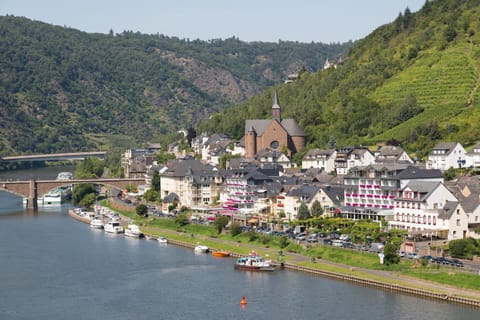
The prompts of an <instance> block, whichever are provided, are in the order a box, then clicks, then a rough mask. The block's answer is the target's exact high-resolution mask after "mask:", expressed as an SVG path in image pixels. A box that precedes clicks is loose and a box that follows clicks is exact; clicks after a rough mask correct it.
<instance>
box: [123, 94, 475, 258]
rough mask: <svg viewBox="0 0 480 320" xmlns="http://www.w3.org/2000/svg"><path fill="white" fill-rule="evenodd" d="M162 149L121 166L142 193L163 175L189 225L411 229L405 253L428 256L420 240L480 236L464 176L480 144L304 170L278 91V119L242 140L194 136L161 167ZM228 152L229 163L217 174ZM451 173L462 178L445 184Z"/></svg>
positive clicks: (298, 138) (168, 201)
mask: <svg viewBox="0 0 480 320" xmlns="http://www.w3.org/2000/svg"><path fill="white" fill-rule="evenodd" d="M185 134H186V132H185ZM159 147H160V146H159V145H151V146H150V147H148V148H143V149H129V150H127V151H126V152H125V154H124V155H123V164H124V171H125V176H126V177H130V178H141V177H145V178H146V184H145V186H144V188H140V190H139V194H140V195H141V194H142V193H143V192H145V191H146V190H147V189H148V188H150V187H151V184H152V177H153V176H154V174H158V175H159V180H160V183H159V184H160V186H159V192H160V196H161V198H162V201H161V205H159V206H158V211H160V212H161V213H162V214H174V213H176V212H178V210H179V209H180V208H188V209H189V210H191V212H192V219H203V220H204V221H208V220H214V219H215V217H216V216H221V215H223V216H228V217H229V218H230V221H231V222H237V223H238V224H240V225H242V226H245V227H250V228H255V229H262V230H272V231H275V230H283V229H284V228H287V227H288V226H290V225H291V223H292V222H296V221H298V220H301V219H305V218H308V217H310V216H324V217H343V218H348V219H352V220H362V219H365V220H369V221H376V222H378V223H379V224H381V225H383V226H384V227H385V228H386V229H387V230H392V229H401V230H405V231H406V232H407V236H408V238H409V239H413V241H412V242H405V244H404V248H402V249H403V250H405V252H406V253H414V252H419V251H421V250H422V245H421V242H420V241H415V240H422V239H423V240H428V241H429V242H428V244H429V245H431V244H432V241H440V243H442V244H445V243H447V242H448V241H450V240H456V239H465V238H469V237H471V238H476V239H478V238H480V218H479V217H480V201H479V198H480V184H479V182H480V181H479V178H478V177H477V176H471V175H469V174H467V172H468V171H467V169H468V168H473V169H474V168H478V167H479V166H480V144H477V145H476V146H475V147H474V148H473V149H472V151H470V152H466V150H465V149H464V148H463V146H462V145H461V144H460V143H457V142H440V143H438V144H437V145H436V146H435V147H434V148H433V149H432V150H431V152H430V153H429V155H428V159H427V160H426V162H424V163H421V162H419V161H415V160H413V159H411V158H410V157H409V155H408V154H407V153H406V152H405V151H404V150H403V149H402V148H401V147H400V146H392V145H383V146H380V147H379V148H378V150H370V149H368V148H366V147H361V146H360V147H359V146H345V147H337V148H335V149H326V150H320V149H311V150H309V151H308V152H306V153H305V155H304V156H303V158H302V161H301V168H299V167H297V166H296V164H295V163H294V162H292V161H291V156H292V155H293V154H295V153H297V152H300V151H302V150H303V149H304V148H305V132H304V131H303V130H302V129H301V128H300V127H299V125H298V124H297V123H296V121H295V120H293V119H282V117H281V107H280V104H279V99H278V95H277V93H276V92H275V96H274V98H273V105H272V119H267V120H265V119H261V120H259V119H254V120H247V121H246V122H245V136H244V137H243V138H242V139H241V140H240V141H232V140H231V139H230V138H229V137H227V136H226V135H222V134H212V135H207V134H202V135H200V136H198V137H196V138H194V139H192V142H191V150H193V153H191V154H186V153H185V152H183V153H182V152H180V151H179V150H178V144H172V145H170V146H169V152H171V153H174V154H176V159H175V160H169V161H168V162H167V163H166V164H165V165H159V164H158V163H157V162H156V160H155V159H156V157H155V154H156V153H157V152H158V151H159V150H160V149H159ZM224 155H231V156H232V157H229V158H228V160H227V161H226V164H225V166H224V167H225V168H220V166H219V164H220V159H221V157H222V156H224ZM454 169H455V170H460V171H461V170H462V169H463V170H464V171H463V172H464V174H463V175H460V177H457V178H456V179H451V178H449V179H446V178H445V177H446V176H447V177H448V174H447V173H448V172H449V171H451V170H454ZM136 195H138V194H133V195H131V197H133V198H132V199H131V200H135V196H136ZM127 201H130V200H128V199H127ZM302 206H303V207H304V208H305V207H306V208H307V210H305V209H303V210H302ZM305 212H306V215H307V216H304V215H305ZM425 245H427V244H425ZM425 252H426V251H425Z"/></svg>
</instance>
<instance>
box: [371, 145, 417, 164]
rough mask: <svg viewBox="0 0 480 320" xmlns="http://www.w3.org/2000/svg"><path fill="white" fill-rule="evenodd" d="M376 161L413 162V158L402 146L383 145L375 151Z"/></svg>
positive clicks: (385, 162) (384, 162) (386, 162)
mask: <svg viewBox="0 0 480 320" xmlns="http://www.w3.org/2000/svg"><path fill="white" fill-rule="evenodd" d="M375 163H383V164H388V163H410V164H413V160H412V158H410V156H409V155H408V154H407V153H406V152H405V151H404V150H403V149H402V148H400V147H397V146H383V147H381V148H380V149H379V150H378V151H377V152H375Z"/></svg>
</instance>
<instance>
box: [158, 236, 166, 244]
mask: <svg viewBox="0 0 480 320" xmlns="http://www.w3.org/2000/svg"><path fill="white" fill-rule="evenodd" d="M157 241H158V242H159V243H162V244H167V243H168V240H167V238H165V237H162V236H160V237H158V238H157Z"/></svg>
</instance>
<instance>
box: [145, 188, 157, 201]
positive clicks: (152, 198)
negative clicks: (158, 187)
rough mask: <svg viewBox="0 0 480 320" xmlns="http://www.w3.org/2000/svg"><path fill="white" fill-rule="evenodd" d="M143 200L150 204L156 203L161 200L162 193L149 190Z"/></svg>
mask: <svg viewBox="0 0 480 320" xmlns="http://www.w3.org/2000/svg"><path fill="white" fill-rule="evenodd" d="M143 198H144V199H145V200H146V201H148V202H156V201H157V199H159V198H160V193H159V192H158V191H155V190H153V189H148V190H147V191H146V192H145V193H144V194H143Z"/></svg>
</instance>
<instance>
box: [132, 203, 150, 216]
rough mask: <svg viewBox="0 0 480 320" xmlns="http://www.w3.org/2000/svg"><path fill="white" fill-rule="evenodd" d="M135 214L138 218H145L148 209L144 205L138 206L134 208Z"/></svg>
mask: <svg viewBox="0 0 480 320" xmlns="http://www.w3.org/2000/svg"><path fill="white" fill-rule="evenodd" d="M135 212H136V213H137V214H138V215H139V216H140V217H147V216H148V207H147V206H146V205H144V204H143V203H142V204H139V205H138V206H137V207H136V208H135Z"/></svg>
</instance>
